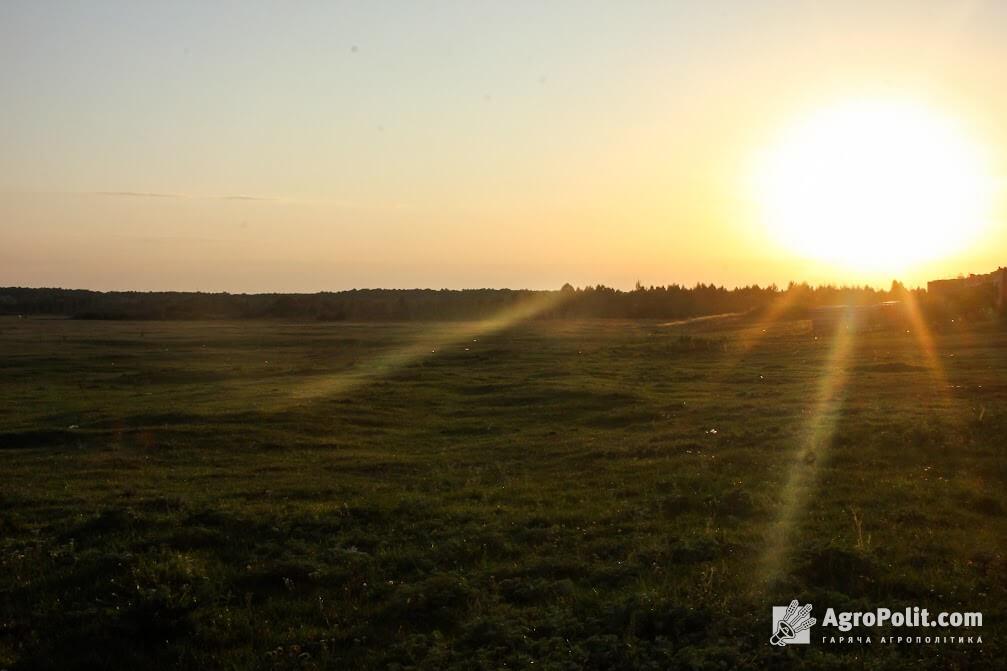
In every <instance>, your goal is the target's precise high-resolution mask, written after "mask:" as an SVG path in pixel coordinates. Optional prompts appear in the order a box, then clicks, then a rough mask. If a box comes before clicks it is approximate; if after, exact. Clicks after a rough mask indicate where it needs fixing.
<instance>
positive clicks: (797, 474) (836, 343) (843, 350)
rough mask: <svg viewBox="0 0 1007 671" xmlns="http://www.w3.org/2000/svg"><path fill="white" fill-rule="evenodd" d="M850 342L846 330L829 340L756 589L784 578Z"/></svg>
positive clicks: (830, 425)
mask: <svg viewBox="0 0 1007 671" xmlns="http://www.w3.org/2000/svg"><path fill="white" fill-rule="evenodd" d="M854 337H855V333H854V332H853V331H852V330H849V329H845V328H841V329H838V330H837V331H836V334H835V335H834V336H833V341H832V343H831V345H830V349H829V354H828V355H827V356H826V358H825V362H824V365H823V367H822V371H821V374H820V376H819V379H818V384H817V387H816V390H815V396H814V402H813V405H812V409H811V413H810V415H809V417H808V421H807V423H806V424H805V426H804V427H803V429H802V432H801V435H800V437H799V439H798V445H797V448H796V450H795V451H794V453H793V454H792V455H791V457H790V467H789V469H788V471H787V476H786V479H785V481H784V484H783V489H782V490H781V492H780V509H779V513H778V515H777V517H776V520H775V521H774V523H773V525H772V526H771V527H770V530H769V533H768V536H767V539H766V546H765V549H764V551H763V555H762V558H761V563H760V570H759V577H760V580H759V581H758V582H757V584H756V588H762V587H767V586H769V585H771V584H772V583H773V582H774V580H775V579H776V578H778V577H780V575H781V574H782V571H783V569H784V567H785V566H786V559H787V555H788V552H789V551H790V539H791V536H792V535H793V530H794V528H795V527H796V526H797V525H798V524H799V523H800V515H801V512H802V511H803V510H804V508H805V506H806V505H807V503H808V501H810V500H811V498H812V496H813V495H814V489H815V486H816V480H817V477H818V471H819V469H820V465H821V462H822V460H823V458H824V456H825V452H826V450H827V449H828V446H829V442H830V441H831V439H832V435H833V433H834V431H835V427H836V422H837V420H838V418H839V413H840V411H841V410H842V406H843V402H844V400H845V392H846V382H847V377H848V374H849V373H848V363H849V359H850V354H851V352H852V348H853V345H854Z"/></svg>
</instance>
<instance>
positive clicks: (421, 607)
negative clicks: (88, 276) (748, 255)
mask: <svg viewBox="0 0 1007 671" xmlns="http://www.w3.org/2000/svg"><path fill="white" fill-rule="evenodd" d="M762 329H763V327H762V326H759V325H752V324H746V323H745V322H743V321H741V320H737V319H728V320H720V321H717V320H713V321H707V322H697V323H695V324H691V325H690V324H686V325H676V326H671V327H669V326H661V325H659V324H657V323H651V322H615V321H609V322H584V323H570V322H541V323H531V324H524V325H520V326H516V327H512V328H510V329H506V330H501V331H493V330H491V329H490V328H489V327H486V326H485V325H479V324H391V325H389V324H385V325H380V324H370V325H353V324H297V323H289V322H202V323H168V322H160V323H159V322H148V323H138V322H118V323H111V322H82V321H70V320H57V319H52V320H43V319H32V320H15V319H4V320H0V463H2V465H3V469H2V474H3V475H2V477H3V484H2V489H0V533H2V542H0V668H10V669H35V668H52V669H73V668H80V669H91V668H116V669H120V668H121V669H136V668H191V669H216V668H224V669H244V668H276V669H311V668H333V669H365V668H400V669H406V668H417V669H451V668H456V669H472V668H485V669H496V668H535V669H581V668H590V669H630V668H632V669H666V668H693V669H731V668H738V667H748V668H781V669H782V668H788V669H789V668H795V667H796V668H832V667H842V668H906V669H910V668H911V669H919V668H934V669H937V668H961V669H965V668H969V669H972V668H997V667H998V665H999V660H1000V659H1002V658H1003V655H1004V654H1007V648H1005V646H1004V644H1003V641H1002V635H1003V634H1004V633H1005V628H1004V627H1003V625H1002V622H1003V617H1004V614H1005V611H1007V608H1005V596H1007V595H1005V587H1007V577H1005V569H1007V560H1005V557H1004V547H1003V542H1004V541H1003V539H1004V538H1005V532H1007V524H1005V516H1004V510H1005V506H1007V495H1005V487H1004V486H1005V483H1007V454H1005V451H1004V450H1005V447H1007V439H1005V436H1007V410H1005V408H1007V406H1005V400H1007V384H1005V383H1004V382H1003V380H1004V376H1005V372H1007V359H1005V357H1007V334H1004V333H1003V332H1001V331H998V330H985V331H984V330H979V331H975V332H963V333H951V334H943V335H940V336H938V337H937V339H936V341H935V344H936V351H935V355H934V357H933V359H930V358H928V357H927V356H926V355H925V353H924V350H923V349H921V347H920V346H919V345H918V343H917V340H916V339H915V337H913V336H912V335H908V334H865V335H857V336H855V337H853V338H852V339H851V342H850V344H849V349H848V351H846V352H845V354H843V351H842V350H841V349H840V350H836V349H835V347H834V346H835V343H836V341H834V340H830V339H818V340H816V339H814V338H813V337H812V336H811V335H810V334H809V333H808V332H807V324H806V323H801V322H793V323H786V324H782V325H777V326H775V327H769V328H767V330H766V332H763V330H762ZM431 350H436V352H431ZM835 351H840V354H838V355H837V354H834V352H835ZM935 361H936V362H937V363H938V364H939V368H940V372H939V373H934V372H933V371H934V366H933V362H935ZM830 381H831V385H830ZM791 598H799V599H801V601H802V603H804V602H806V601H810V602H811V603H814V604H815V605H816V611H815V613H814V614H816V615H818V616H819V617H821V610H820V609H819V605H821V606H823V607H824V606H825V605H830V606H833V607H836V608H845V609H850V610H862V609H871V608H874V607H876V606H888V607H899V606H900V605H902V606H904V605H919V606H922V607H927V608H929V609H930V610H931V611H939V610H948V611H953V610H967V611H975V610H979V611H982V612H983V614H984V625H985V626H984V627H983V629H982V630H981V632H980V633H981V634H982V636H983V641H984V643H983V645H982V646H977V645H972V646H968V645H958V644H947V645H942V646H933V645H930V646H927V645H922V646H901V647H899V646H894V645H892V646H882V645H880V644H878V643H877V642H875V643H873V644H872V645H870V646H863V647H861V646H829V645H823V644H821V643H818V642H814V641H813V645H811V646H807V647H793V646H791V647H789V648H787V649H784V650H780V649H776V648H774V647H772V646H770V645H769V644H768V637H769V634H770V632H769V627H770V621H769V608H770V606H771V605H781V604H786V603H788V602H789V601H790V599H791ZM815 631H816V632H820V631H821V629H819V628H816V629H815ZM861 633H864V634H865V633H866V632H861ZM871 633H872V635H873V636H874V637H875V638H876V637H877V634H878V632H877V631H873V632H871ZM895 633H896V634H898V633H903V634H910V633H911V634H917V633H920V632H919V631H917V630H914V631H910V630H903V631H902V632H895ZM924 633H930V632H924Z"/></svg>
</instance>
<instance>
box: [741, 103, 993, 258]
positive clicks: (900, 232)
mask: <svg viewBox="0 0 1007 671" xmlns="http://www.w3.org/2000/svg"><path fill="white" fill-rule="evenodd" d="M756 174H757V177H756V180H757V189H758V199H759V200H760V202H761V206H762V215H763V217H764V218H765V220H766V225H767V226H769V228H770V230H771V231H772V233H773V234H774V235H775V236H776V237H778V238H779V241H780V242H781V243H782V244H783V245H784V246H786V247H788V248H790V249H792V250H793V251H794V252H795V253H797V254H800V255H802V256H805V257H808V258H812V259H815V260H820V261H826V262H832V263H836V264H838V265H841V266H844V267H848V268H851V269H863V270H892V271H897V270H904V269H906V268H907V267H910V266H912V265H913V264H916V263H919V262H923V261H927V260H931V259H935V258H939V257H942V256H945V255H947V254H949V253H952V252H954V251H958V250H960V249H962V248H964V247H966V246H967V245H968V244H969V243H971V242H973V241H974V240H975V239H976V238H977V237H978V235H979V234H980V233H981V232H982V229H983V228H984V227H985V226H986V225H987V223H988V220H989V217H990V207H991V200H992V190H991V187H992V178H991V177H990V172H989V169H988V168H987V161H986V159H985V157H984V155H983V152H982V150H981V148H980V146H979V144H978V143H976V142H975V141H974V140H973V139H972V138H970V137H969V135H968V133H967V132H965V129H964V128H963V127H962V126H961V125H959V124H958V123H957V122H956V121H955V120H953V119H952V118H950V117H946V116H943V115H942V114H941V113H939V112H937V111H936V110H931V109H929V108H927V107H926V106H922V105H918V104H912V103H906V102H894V101H876V100H872V101H855V102H849V103H845V104H842V105H838V106H835V107H832V108H829V109H826V110H823V111H820V112H818V113H816V114H813V115H812V116H811V117H809V118H807V119H805V120H804V121H803V122H801V123H798V124H796V125H795V126H793V127H791V128H790V129H788V130H787V131H786V132H785V133H784V134H783V135H782V137H780V138H779V139H778V141H777V143H776V144H775V145H774V146H773V147H772V149H771V150H770V151H769V152H768V153H767V154H766V156H765V157H764V159H763V161H762V162H761V164H760V165H759V166H758V168H757V173H756Z"/></svg>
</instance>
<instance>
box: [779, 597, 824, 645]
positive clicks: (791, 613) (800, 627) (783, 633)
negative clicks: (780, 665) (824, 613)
mask: <svg viewBox="0 0 1007 671" xmlns="http://www.w3.org/2000/svg"><path fill="white" fill-rule="evenodd" d="M810 612H811V604H810V603H809V604H806V605H804V606H799V605H798V603H797V599H794V600H793V601H791V602H790V605H789V606H787V613H786V614H785V615H784V616H783V619H782V620H780V622H779V624H777V625H776V633H774V634H773V636H772V637H771V638H770V639H769V642H770V643H772V644H773V645H778V646H780V647H781V648H782V647H784V646H786V645H787V641H792V640H793V639H794V637H795V636H797V634H798V632H802V631H804V630H805V629H807V628H808V627H810V626H811V625H813V624H814V623H815V622H816V621H817V620H815V618H813V617H811V618H809V617H808V613H810Z"/></svg>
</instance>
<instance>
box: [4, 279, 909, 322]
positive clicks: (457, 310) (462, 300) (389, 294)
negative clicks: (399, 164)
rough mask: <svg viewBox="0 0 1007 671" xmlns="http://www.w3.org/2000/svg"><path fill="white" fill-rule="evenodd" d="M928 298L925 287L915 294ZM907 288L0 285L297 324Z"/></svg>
mask: <svg viewBox="0 0 1007 671" xmlns="http://www.w3.org/2000/svg"><path fill="white" fill-rule="evenodd" d="M913 291H915V292H920V294H921V295H923V294H925V292H923V291H922V290H918V289H917V290H913ZM906 292H907V289H905V288H904V287H903V286H902V285H901V284H899V283H898V282H893V283H892V287H891V288H890V289H889V290H878V289H873V288H871V287H834V286H821V287H810V286H808V285H807V284H794V283H791V284H790V285H789V286H788V287H787V288H786V289H780V288H778V287H776V286H769V287H758V286H748V287H738V288H735V289H726V288H724V287H718V286H714V285H712V284H697V285H696V286H693V287H683V286H679V285H677V284H672V285H669V286H650V287H645V286H642V285H639V284H637V286H636V288H635V289H633V290H632V291H620V290H617V289H612V288H609V287H605V286H601V285H599V286H594V287H584V288H575V287H572V286H570V285H569V284H567V285H564V286H563V288H562V289H559V290H558V291H531V290H513V289H463V290H449V289H440V290H437V289H354V290H350V291H337V292H320V293H314V294H229V293H201V292H136V291H109V292H100V291H86V290H79V289H30V288H20V287H8V288H0V314H6V315H23V316H31V315H63V316H68V317H73V318H77V319H294V320H318V321H410V320H416V321H424V320H430V321H434V320H464V319H487V318H492V317H494V316H495V315H498V314H501V313H503V312H504V311H506V310H508V309H514V308H522V307H526V306H527V305H530V304H534V305H535V306H536V307H535V309H534V311H533V312H534V315H535V316H536V317H538V318H546V319H549V318H552V319H578V318H629V319H685V318H689V317H698V316H704V315H713V314H722V313H729V312H750V311H758V310H761V309H765V308H767V307H768V306H770V305H771V304H773V303H774V302H776V301H781V300H785V301H786V303H785V304H786V305H787V307H788V309H789V310H806V309H808V308H812V307H819V306H824V305H843V304H870V303H878V302H881V301H887V300H899V299H901V298H904V296H905V294H906Z"/></svg>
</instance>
